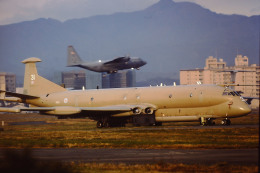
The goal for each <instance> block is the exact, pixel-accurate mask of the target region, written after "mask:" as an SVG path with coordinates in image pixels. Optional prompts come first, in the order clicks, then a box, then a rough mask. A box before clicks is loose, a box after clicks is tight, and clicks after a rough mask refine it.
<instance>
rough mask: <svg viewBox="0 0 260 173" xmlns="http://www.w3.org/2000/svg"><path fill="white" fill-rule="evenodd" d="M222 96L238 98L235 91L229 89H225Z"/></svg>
mask: <svg viewBox="0 0 260 173" xmlns="http://www.w3.org/2000/svg"><path fill="white" fill-rule="evenodd" d="M222 95H223V96H226V95H229V96H231V95H232V96H240V94H238V93H237V92H236V91H232V90H231V89H228V88H226V89H225V90H224V92H223V94H222Z"/></svg>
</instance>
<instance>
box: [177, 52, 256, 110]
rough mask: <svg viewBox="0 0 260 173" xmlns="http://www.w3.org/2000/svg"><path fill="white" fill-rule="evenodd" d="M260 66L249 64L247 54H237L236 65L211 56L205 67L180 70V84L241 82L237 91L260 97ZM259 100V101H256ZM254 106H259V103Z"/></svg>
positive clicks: (236, 88)
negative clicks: (227, 63) (228, 64)
mask: <svg viewBox="0 0 260 173" xmlns="http://www.w3.org/2000/svg"><path fill="white" fill-rule="evenodd" d="M259 76H260V66H259V65H256V64H252V65H249V59H248V57H246V56H244V57H243V56H242V55H237V57H235V66H230V67H228V66H226V62H224V61H223V59H217V58H214V57H212V56H209V57H208V58H207V59H206V63H205V67H204V68H203V69H198V68H197V69H190V70H180V84H181V85H192V84H196V83H197V82H198V81H200V82H201V83H202V84H239V85H241V86H235V87H234V89H235V90H236V91H241V92H242V93H243V94H242V95H243V96H246V97H259V96H260V95H259V93H260V87H259V85H260V77H259ZM254 102H257V101H254ZM253 106H255V107H259V101H258V103H256V104H254V105H253Z"/></svg>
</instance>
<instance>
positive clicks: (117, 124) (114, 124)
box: [97, 119, 125, 128]
mask: <svg viewBox="0 0 260 173" xmlns="http://www.w3.org/2000/svg"><path fill="white" fill-rule="evenodd" d="M124 126H125V122H124V121H122V120H121V121H120V120H119V121H117V120H111V119H107V120H101V121H98V122H97V128H102V127H124Z"/></svg>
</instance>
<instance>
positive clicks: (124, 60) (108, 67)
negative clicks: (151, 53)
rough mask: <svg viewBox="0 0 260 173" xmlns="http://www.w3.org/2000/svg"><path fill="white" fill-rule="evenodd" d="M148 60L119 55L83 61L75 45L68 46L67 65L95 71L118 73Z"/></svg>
mask: <svg viewBox="0 0 260 173" xmlns="http://www.w3.org/2000/svg"><path fill="white" fill-rule="evenodd" d="M145 64H146V62H145V61H143V60H142V59H141V58H138V57H129V56H124V57H118V58H115V59H113V60H106V61H102V60H99V61H97V62H83V61H82V60H81V58H80V57H79V55H78V53H77V52H76V51H75V49H74V48H73V46H68V61H67V67H81V68H85V69H88V70H91V71H95V72H107V73H116V72H117V71H118V70H124V69H131V68H134V69H139V68H140V67H141V66H143V65H145Z"/></svg>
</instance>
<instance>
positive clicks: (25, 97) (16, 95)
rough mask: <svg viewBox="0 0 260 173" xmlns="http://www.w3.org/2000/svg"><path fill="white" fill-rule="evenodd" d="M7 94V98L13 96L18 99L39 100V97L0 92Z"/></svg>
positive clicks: (0, 91)
mask: <svg viewBox="0 0 260 173" xmlns="http://www.w3.org/2000/svg"><path fill="white" fill-rule="evenodd" d="M2 92H3V93H5V95H7V96H12V97H18V98H21V99H36V98H39V97H38V96H32V95H27V94H20V93H13V92H9V91H4V90H0V93H2Z"/></svg>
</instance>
